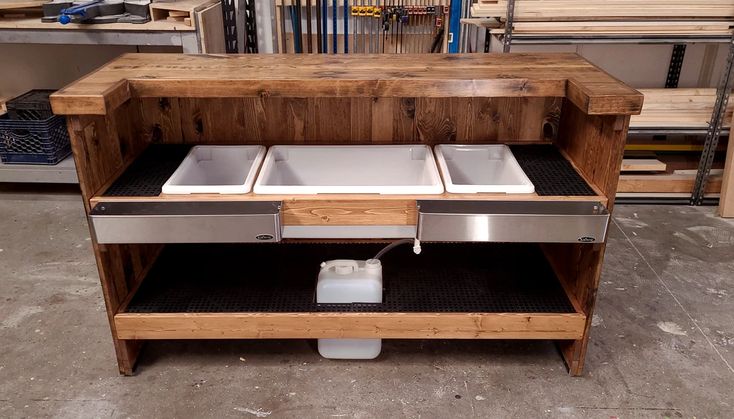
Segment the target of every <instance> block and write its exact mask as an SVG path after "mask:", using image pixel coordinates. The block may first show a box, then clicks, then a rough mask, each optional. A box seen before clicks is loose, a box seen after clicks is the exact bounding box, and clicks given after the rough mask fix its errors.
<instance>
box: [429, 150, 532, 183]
mask: <svg viewBox="0 0 734 419" xmlns="http://www.w3.org/2000/svg"><path fill="white" fill-rule="evenodd" d="M436 158H437V159H438V166H439V168H440V169H441V175H442V176H443V180H444V183H445V184H446V191H448V192H450V193H479V192H487V193H512V194H530V193H534V192H535V186H533V183H532V182H530V179H528V177H527V176H526V175H525V172H523V170H522V168H521V167H520V165H519V164H518V163H517V160H516V159H515V156H514V155H513V154H512V151H511V150H510V148H509V147H507V146H506V145H502V144H497V145H446V144H441V145H437V146H436Z"/></svg>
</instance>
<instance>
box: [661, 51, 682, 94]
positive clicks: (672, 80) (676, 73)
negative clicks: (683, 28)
mask: <svg viewBox="0 0 734 419" xmlns="http://www.w3.org/2000/svg"><path fill="white" fill-rule="evenodd" d="M685 58H686V44H675V45H673V55H672V56H671V57H670V65H669V66H668V77H667V78H666V79H665V88H666V89H674V88H676V87H678V81H679V80H680V72H681V69H682V68H683V60H684V59H685Z"/></svg>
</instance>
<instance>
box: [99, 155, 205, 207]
mask: <svg viewBox="0 0 734 419" xmlns="http://www.w3.org/2000/svg"><path fill="white" fill-rule="evenodd" d="M190 149H191V146H190V145H179V144H167V145H162V144H153V145H151V146H149V147H148V148H147V149H146V150H145V151H144V152H143V154H141V155H140V157H138V158H137V160H135V161H134V162H133V164H131V165H130V167H128V168H127V170H125V172H124V173H123V174H122V176H120V177H119V178H118V179H117V180H116V181H115V182H114V183H113V184H112V186H110V187H109V189H107V191H106V192H105V193H104V194H103V195H104V196H158V195H160V194H161V192H162V190H163V184H164V183H166V181H167V180H168V178H170V177H171V175H172V174H173V172H175V171H176V169H178V166H179V165H180V164H181V162H182V161H183V159H184V157H186V154H188V152H189V150H190Z"/></svg>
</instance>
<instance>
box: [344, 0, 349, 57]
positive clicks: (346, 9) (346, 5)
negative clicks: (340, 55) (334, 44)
mask: <svg viewBox="0 0 734 419" xmlns="http://www.w3.org/2000/svg"><path fill="white" fill-rule="evenodd" d="M343 13H344V53H345V54H347V53H349V0H344V9H343Z"/></svg>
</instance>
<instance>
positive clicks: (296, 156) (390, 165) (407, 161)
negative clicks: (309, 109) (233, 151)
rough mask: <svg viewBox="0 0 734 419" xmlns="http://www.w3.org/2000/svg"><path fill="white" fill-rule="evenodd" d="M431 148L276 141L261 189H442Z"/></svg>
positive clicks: (394, 191) (260, 179)
mask: <svg viewBox="0 0 734 419" xmlns="http://www.w3.org/2000/svg"><path fill="white" fill-rule="evenodd" d="M442 192H443V184H442V183H441V177H440V175H439V174H438V168H437V167H436V162H435V160H434V158H433V153H432V152H431V148H430V147H428V146H423V145H379V146H274V147H270V150H269V151H268V155H267V156H266V157H265V162H264V163H263V167H262V170H261V171H260V176H258V178H257V181H256V182H255V193H258V194H307V195H311V194H330V193H343V194H351V193H373V194H440V193H442Z"/></svg>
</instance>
